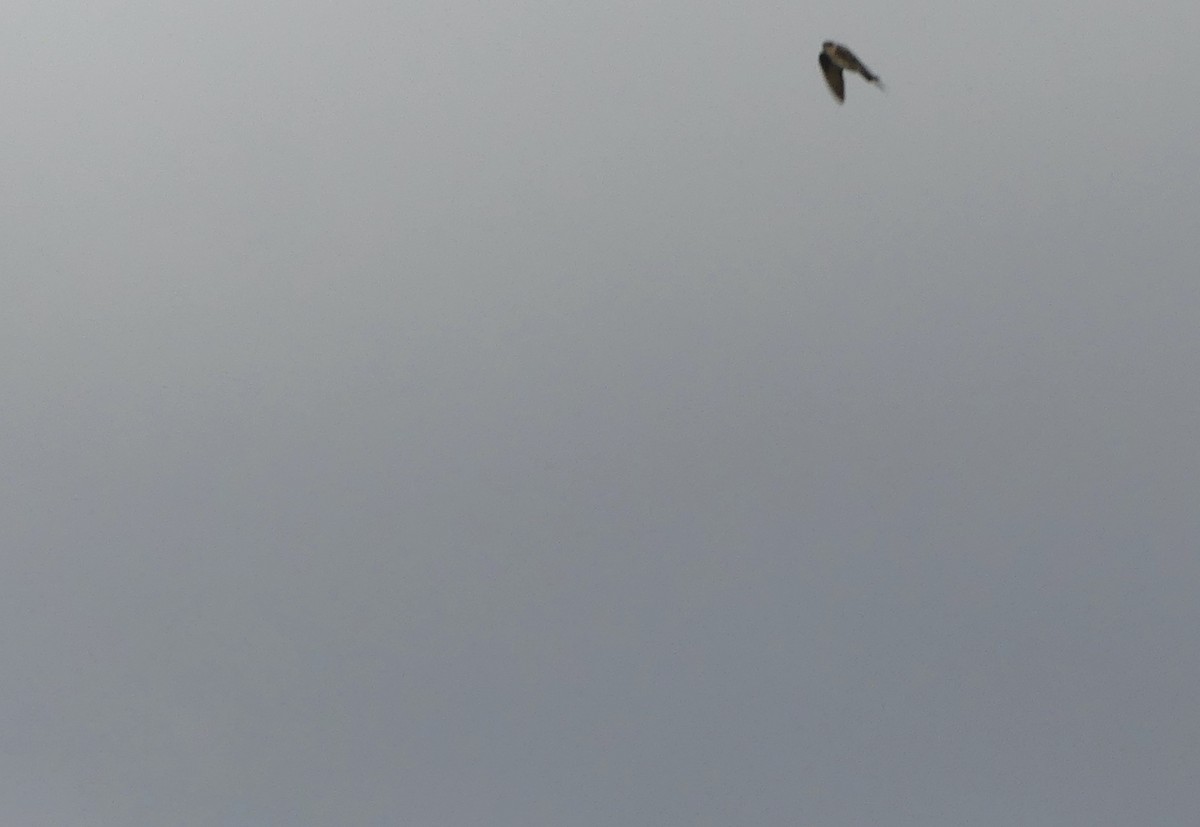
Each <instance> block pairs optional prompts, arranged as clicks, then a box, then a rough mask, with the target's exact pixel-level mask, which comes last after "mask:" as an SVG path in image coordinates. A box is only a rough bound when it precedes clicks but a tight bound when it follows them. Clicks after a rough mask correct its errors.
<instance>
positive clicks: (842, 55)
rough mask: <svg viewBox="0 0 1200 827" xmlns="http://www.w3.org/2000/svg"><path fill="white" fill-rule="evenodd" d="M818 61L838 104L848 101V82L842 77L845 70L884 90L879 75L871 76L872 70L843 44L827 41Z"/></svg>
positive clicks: (822, 47)
mask: <svg viewBox="0 0 1200 827" xmlns="http://www.w3.org/2000/svg"><path fill="white" fill-rule="evenodd" d="M818 60H819V61H820V63H821V71H822V72H824V73H825V82H826V83H828V84H829V91H830V92H833V96H834V97H835V98H837V102H838V103H841V102H842V101H844V100H845V99H846V80H845V78H843V77H842V70H843V69H844V70H846V71H848V72H858V73H859V74H860V75H862V76H863V77H864V78H866V79H867V82H868V83H873V84H875V85H876V86H878V87H879V88H880V89H882V88H883V81H881V80H880V79H879V77H878V76H877V75H873V74H871V70H870V69H868V68H867V67H866V66H864V65H863V64H862V61H861V60H859V59H858V58H857V57H855V56H854V52H852V51H850V50H849V49H847V48H846V47H845V46H843V45H842V44H841V43H834V42H833V41H832V40H826V41H825V43H824V44H823V45H822V46H821V56H820V57H819V58H818Z"/></svg>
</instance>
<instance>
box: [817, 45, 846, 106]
mask: <svg viewBox="0 0 1200 827" xmlns="http://www.w3.org/2000/svg"><path fill="white" fill-rule="evenodd" d="M818 59H819V60H820V62H821V71H822V72H823V73H824V74H825V82H826V83H828V84H829V91H830V92H832V93H833V96H834V97H835V98H837V101H838V103H841V102H842V101H844V100H845V99H846V81H845V78H843V77H842V70H841V69H840V68H839V67H838V66H837V65H836V64H835V63H834V62H833V60H832V59H831V58H830V57H829V55H827V54H825V53H824V52H821V56H820V58H818Z"/></svg>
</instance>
